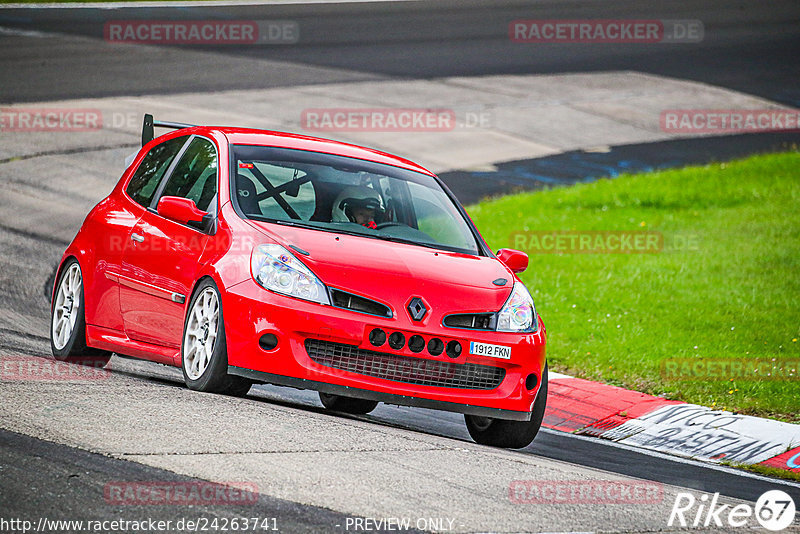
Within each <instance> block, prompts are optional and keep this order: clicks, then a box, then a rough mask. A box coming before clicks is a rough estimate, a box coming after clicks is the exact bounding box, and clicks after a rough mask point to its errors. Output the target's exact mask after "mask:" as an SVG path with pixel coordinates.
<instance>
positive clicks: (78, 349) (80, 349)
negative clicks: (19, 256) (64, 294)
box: [50, 258, 111, 368]
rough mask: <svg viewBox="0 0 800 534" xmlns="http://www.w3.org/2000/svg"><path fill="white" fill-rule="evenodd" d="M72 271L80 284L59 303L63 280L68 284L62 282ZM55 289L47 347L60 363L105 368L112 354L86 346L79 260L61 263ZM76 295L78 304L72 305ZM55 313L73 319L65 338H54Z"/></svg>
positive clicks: (51, 305)
mask: <svg viewBox="0 0 800 534" xmlns="http://www.w3.org/2000/svg"><path fill="white" fill-rule="evenodd" d="M74 272H77V274H78V276H79V277H80V281H79V282H78V284H79V286H78V287H76V288H73V291H70V292H69V293H71V295H72V296H71V297H70V300H67V301H66V302H59V301H60V299H59V297H60V296H61V295H60V293H61V288H62V283H65V282H67V283H69V282H68V281H65V277H66V276H67V275H69V274H72V273H74ZM54 289H55V292H54V296H53V301H52V302H51V303H50V350H51V352H52V353H53V357H54V358H55V359H56V360H59V361H62V362H71V363H78V364H82V365H89V366H91V367H98V368H102V367H105V365H106V364H107V363H108V360H110V359H111V353H110V352H107V351H104V350H100V349H95V348H92V347H89V346H88V345H87V344H86V314H85V311H84V310H85V306H84V295H83V272H82V271H81V266H80V264H79V263H78V260H76V259H75V258H71V259H69V260H67V261H66V262H64V265H63V267H62V268H61V272H60V273H59V275H58V277H57V278H56V280H55V285H54ZM75 298H77V300H78V305H77V306H74V299H75ZM67 306H69V309H67ZM58 312H60V317H64V316H65V315H66V320H67V322H70V321H69V319H71V318H74V323H72V324H74V326H72V327H71V332H70V333H69V335H68V337H67V338H66V340H60V339H59V340H58V341H57V340H56V339H55V338H56V334H55V328H54V326H55V323H56V315H57V313H58ZM73 316H74V317H73ZM62 342H63V343H64V344H63V346H61V347H60V348H58V347H57V345H61V343H62Z"/></svg>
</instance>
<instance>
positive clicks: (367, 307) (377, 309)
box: [331, 289, 392, 317]
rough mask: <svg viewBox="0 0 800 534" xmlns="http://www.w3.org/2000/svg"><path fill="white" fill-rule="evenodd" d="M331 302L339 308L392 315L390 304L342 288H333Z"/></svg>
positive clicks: (381, 315)
mask: <svg viewBox="0 0 800 534" xmlns="http://www.w3.org/2000/svg"><path fill="white" fill-rule="evenodd" d="M331 302H332V303H333V305H334V306H336V307H337V308H344V309H346V310H352V311H357V312H360V313H368V314H370V315H377V316H379V317H391V316H392V310H391V308H389V306H386V305H385V304H381V303H380V302H376V301H374V300H371V299H368V298H364V297H359V296H358V295H353V294H352V293H348V292H347V291H342V290H341V289H331Z"/></svg>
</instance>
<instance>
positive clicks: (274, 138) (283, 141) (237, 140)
mask: <svg viewBox="0 0 800 534" xmlns="http://www.w3.org/2000/svg"><path fill="white" fill-rule="evenodd" d="M181 131H182V132H185V133H196V134H202V133H209V132H211V131H215V132H220V133H222V134H223V135H225V137H227V138H228V140H229V142H230V143H231V144H234V145H259V146H274V147H280V148H291V149H296V150H307V151H310V152H321V153H324V154H333V155H338V156H347V157H351V158H355V159H363V160H367V161H372V162H375V163H384V164H386V165H393V166H395V167H401V168H404V169H409V170H412V171H417V172H421V173H423V174H427V175H429V176H434V174H433V173H432V172H431V171H429V170H428V169H426V168H424V167H422V166H420V165H417V164H416V163H414V162H413V161H410V160H407V159H404V158H401V157H398V156H394V155H392V154H388V153H386V152H381V151H380V150H375V149H372V148H367V147H363V146H358V145H352V144H350V143H342V142H340V141H333V140H331V139H323V138H320V137H311V136H308V135H301V134H294V133H288V132H275V131H271V130H257V129H252V128H234V127H229V126H221V127H218V126H197V127H194V128H188V129H185V130H181Z"/></svg>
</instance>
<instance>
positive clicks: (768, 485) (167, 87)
mask: <svg viewBox="0 0 800 534" xmlns="http://www.w3.org/2000/svg"><path fill="white" fill-rule="evenodd" d="M173 17H177V18H184V19H192V20H197V19H204V18H216V17H222V18H228V19H239V20H241V19H257V20H264V19H277V18H280V19H290V20H295V21H297V22H298V23H299V24H300V28H301V41H300V43H298V44H297V45H292V46H275V47H265V46H259V47H239V48H232V47H225V48H214V49H204V50H203V52H212V53H211V54H208V53H203V54H199V53H198V51H196V49H188V48H185V47H161V48H158V47H135V46H131V47H122V48H120V47H110V46H109V45H108V43H105V42H103V40H102V26H103V23H104V22H105V21H107V20H110V19H113V20H120V19H123V20H124V19H127V18H150V19H161V20H163V19H169V18H173ZM615 17H618V18H625V19H632V18H647V19H653V18H664V19H699V20H701V21H702V22H703V24H704V27H705V35H706V37H705V39H704V41H703V42H702V43H700V44H693V45H689V44H686V45H676V44H671V45H635V46H632V45H577V44H576V45H547V46H541V45H540V46H538V47H536V48H534V47H533V46H532V45H520V44H513V43H510V42H509V40H508V33H507V32H508V27H507V24H508V21H509V20H513V19H517V18H541V19H546V18H558V19H575V18H615ZM798 23H800V4H798V3H797V2H771V3H770V4H769V5H768V6H767V5H765V4H757V3H754V2H727V1H726V2H723V1H714V2H700V3H693V4H691V5H685V4H684V3H682V2H680V3H679V2H668V3H659V4H651V5H648V4H643V3H641V2H623V1H620V2H613V3H606V4H586V3H581V2H574V3H563V2H559V3H555V2H539V3H536V4H531V3H530V2H524V3H523V2H491V3H486V2H483V3H481V2H453V1H450V2H448V1H443V2H419V3H417V2H408V3H398V4H390V3H387V4H379V5H376V6H372V5H370V6H365V5H363V4H361V5H347V4H341V5H325V6H243V7H225V8H220V7H207V8H204V7H191V8H180V9H160V8H147V9H146V10H132V9H120V10H114V11H113V12H108V11H105V10H97V9H75V10H70V9H58V10H42V11H31V10H19V9H3V10H0V26H2V27H3V28H6V30H3V31H2V32H0V46H1V47H2V51H3V53H2V55H0V102H4V103H19V102H35V101H42V100H54V99H62V98H63V99H71V98H80V97H96V96H111V95H136V94H164V93H178V92H186V91H198V92H203V91H216V90H223V89H233V88H242V89H250V88H261V87H275V86H286V87H291V86H293V85H298V84H310V83H316V84H325V83H331V82H337V81H353V80H371V79H382V78H397V77H400V78H404V77H408V78H426V77H440V76H445V75H481V74H501V73H555V72H581V71H586V72H590V71H601V70H603V71H605V70H619V69H630V70H639V71H642V72H650V73H655V74H661V75H667V76H673V77H678V78H684V79H691V80H697V81H702V82H706V83H711V84H715V85H720V86H723V87H728V88H731V89H736V90H739V91H743V92H746V93H749V94H754V95H758V96H762V97H765V98H769V99H772V100H774V101H777V102H781V103H784V104H788V105H798V103H800V89H798V86H797V83H796V82H797V73H798V72H800V39H798V30H797V28H798V26H799V24H798ZM29 31H43V32H60V33H67V34H72V35H80V36H85V37H86V39H84V40H80V41H77V42H76V41H75V40H74V39H61V38H60V37H58V36H55V37H53V38H52V39H50V40H48V41H47V42H42V41H41V40H40V39H37V38H34V37H31V36H28V35H26V34H25V32H29ZM792 140H793V138H791V137H789V138H787V137H786V136H775V137H774V138H767V137H763V136H759V140H757V141H752V140H748V139H747V138H746V137H743V138H741V139H740V140H738V141H736V142H735V143H733V145H735V147H738V148H736V149H730V148H728V150H732V151H733V152H735V154H732V157H733V156H737V155H744V154H746V153H748V152H752V151H761V150H774V149H776V148H779V147H781V146H784V143H786V142H791V141H792ZM714 142H715V141H713V140H709V141H706V143H708V144H707V145H706V146H710V144H713V143H714ZM716 142H717V143H719V144H720V145H725V146H727V147H730V146H732V145H731V144H729V143H726V142H725V140H721V141H716ZM673 148H674V149H675V153H676V154H678V157H684V158H687V157H689V156H687V153H686V150H685V149H686V147H685V146H683V147H681V146H675V147H673ZM614 150H616V151H618V152H617V153H614V152H613V151H614ZM624 150H625V149H624V148H619V147H614V149H613V150H612V155H613V156H619V157H618V158H617V159H616V160H615V161H616V162H619V161H623V160H627V161H629V160H631V159H635V158H636V157H638V158H639V159H640V160H642V161H643V162H644V163H643V164H644V165H651V166H653V167H658V166H659V162H660V161H661V160H658V161H656V158H654V157H652V158H651V157H648V158H647V159H642V158H641V157H640V155H641V154H642V153H643V152H641V150H637V151H635V153H634V154H633V156H632V155H631V154H625V153H624ZM631 150H632V149H631ZM724 150H725V149H723V148H722V147H718V148H714V149H713V150H712V149H709V152H708V153H707V154H704V155H701V156H697V158H698V161H700V160H708V159H714V158H715V157H718V155H719V154H720V153H722V152H724ZM620 151H622V152H623V154H620V153H619V152H620ZM649 151H650V152H649V154H650V155H651V156H652V155H654V154H656V153H659V152H661V147H659V146H655V145H654V146H652V147H649ZM559 157H560V158H562V159H561V160H558V159H557V158H559ZM581 157H600V156H583V155H582V156H581ZM554 158H555V161H556V163H558V162H561V163H562V164H563V163H564V162H565V161H567V160H568V158H570V156H569V155H562V156H556V157H554ZM573 160H574V158H573ZM607 163H608V162H607ZM541 164H542V163H541V162H540V161H536V160H534V161H532V162H531V161H529V162H522V163H521V164H520V165H522V166H523V167H525V169H527V170H525V171H524V172H518V171H515V173H511V175H513V176H517V177H519V176H520V175H522V174H525V173H528V174H533V175H535V174H537V172H538V170H539V169H540V167H539V166H540V165H541ZM520 165H516V167H519V166H520ZM609 165H611V164H610V163H609ZM567 167H568V165H562V168H567ZM578 167H580V166H578ZM584 168H585V167H584ZM503 170H504V167H502V166H500V169H499V172H502V171H503ZM539 174H541V173H539ZM509 176H510V175H509V174H506V175H504V176H495V177H493V178H492V177H488V178H489V180H490V181H492V180H494V181H495V182H496V181H498V180H503V179H509ZM471 177H472V178H473V179H475V176H471ZM586 178H591V176H587V175H586V173H585V172H583V173H582V172H580V171H578V170H573V171H572V172H566V174H565V176H563V179H564V180H565V183H569V182H570V181H581V180H583V179H586ZM512 185H513V184H512ZM63 194H64V195H65V197H66V198H68V195H69V192H68V191H63ZM481 194H482V192H481ZM465 198H466V197H465ZM37 230H38V229H37V228H36V227H31V228H29V229H28V230H25V231H21V230H19V229H15V230H13V231H12V230H7V229H0V256H2V257H1V258H0V266H2V269H0V272H1V273H2V274H0V282H2V286H3V287H4V288H5V289H4V290H3V298H4V300H5V302H6V305H5V307H4V309H3V310H2V312H0V313H2V315H0V317H5V318H8V317H12V318H13V317H16V315H15V314H16V313H18V312H21V311H23V310H24V311H25V312H26V313H33V314H39V315H43V316H44V317H46V315H47V313H48V312H47V310H48V306H49V304H48V302H47V298H46V293H47V288H48V287H49V285H50V283H52V281H51V280H49V277H50V274H51V273H52V266H53V265H54V263H55V261H57V259H58V257H59V256H60V253H61V251H62V250H63V248H64V247H65V246H66V243H65V242H63V241H61V240H60V239H57V238H49V239H48V238H47V237H46V236H42V235H40V234H39V233H38V232H37ZM9 323H13V324H15V325H17V326H15V327H14V328H5V327H4V325H5V322H0V349H2V352H3V353H5V354H27V355H35V356H44V355H46V354H47V353H48V350H49V349H48V346H47V343H46V338H45V337H44V336H45V335H46V332H42V331H41V329H40V328H39V327H38V326H36V325H34V326H32V327H31V328H30V329H25V328H22V327H20V326H19V324H23V325H24V323H18V322H13V321H9ZM113 363H117V359H115V360H114V362H113ZM114 369H115V371H114V373H116V374H117V375H118V376H119V378H120V380H124V381H125V387H126V388H127V387H131V388H142V391H143V392H148V393H149V394H153V395H155V396H159V395H161V394H162V393H163V392H168V391H172V390H174V389H175V388H174V386H178V385H179V384H180V381H179V373H177V372H173V371H175V370H172V369H169V370H164V369H163V368H161V367H160V366H157V365H155V364H138V365H135V366H132V367H130V366H129V362H128V361H127V360H121V361H120V362H119V363H118V365H116V366H115V367H114ZM117 369H119V370H117ZM0 387H3V388H6V385H2V386H0ZM7 391H8V390H6V393H5V394H6V395H7V394H8V393H7ZM68 393H69V392H68ZM70 394H71V395H73V396H72V397H70V398H71V399H73V401H74V402H80V401H77V400H75V399H78V398H80V397H79V395H75V394H74V392H72V393H70ZM3 396H4V392H3V391H0V397H3ZM13 400H15V401H16V400H17V399H13ZM5 401H9V402H10V401H12V399H11V398H10V397H6V398H5V399H4V402H5ZM226 402H227V400H226V399H225V398H219V399H217V398H215V397H213V396H204V397H203V403H204V406H206V407H207V408H208V409H209V410H210V411H212V412H214V413H223V414H224V413H226V410H227V409H229V408H228V406H227V404H226ZM243 402H245V403H247V404H248V405H252V406H255V408H257V409H261V410H270V409H275V410H288V411H290V412H291V417H294V418H301V419H308V420H310V421H317V419H316V418H317V417H318V416H322V421H328V422H329V424H331V425H333V424H334V423H337V422H339V421H342V422H343V423H346V424H351V425H354V428H355V429H356V430H360V431H362V432H368V431H369V430H370V429H378V430H381V429H383V431H385V432H388V433H391V435H393V436H395V437H396V438H397V439H400V437H402V438H403V439H406V438H407V439H413V440H419V441H421V442H423V443H430V444H434V443H436V444H437V446H438V444H440V443H441V442H444V443H446V447H451V448H466V449H468V450H469V451H470V452H471V454H472V455H473V457H472V458H473V460H474V461H475V462H476V464H479V463H480V462H489V461H490V459H491V458H492V456H491V455H492V454H493V452H492V451H491V450H490V449H486V448H483V447H477V446H475V445H473V444H470V440H469V438H468V436H467V434H466V430H465V428H464V427H463V420H462V419H461V418H460V417H459V416H457V415H453V414H446V413H439V412H433V411H429V410H411V409H405V408H397V407H390V406H383V405H381V406H380V407H379V408H378V409H377V410H376V411H375V412H374V414H373V415H370V416H365V417H358V418H351V417H343V416H337V415H330V414H326V413H325V412H324V410H323V409H322V408H321V407H320V405H319V403H318V401H316V399H315V395H314V394H312V393H309V392H296V391H294V390H284V389H281V388H275V387H270V386H259V387H255V388H254V389H253V390H252V392H251V394H250V395H249V397H248V398H247V399H246V400H245V401H243ZM22 411H23V409H22V408H20V412H22ZM20 419H22V414H21V415H20ZM121 421H123V418H122V415H118V416H117V417H115V415H114V411H113V409H112V410H110V411H109V412H108V413H107V416H106V420H105V421H98V422H97V424H98V425H99V427H100V428H101V429H102V428H103V425H114V424H119V422H121ZM76 424H77V423H76ZM319 424H321V425H323V426H324V425H325V424H326V423H325V422H323V423H319ZM206 431H208V432H213V431H214V430H213V427H208V428H207V429H206ZM43 434H45V435H47V437H48V438H49V439H50V440H51V441H56V442H58V441H59V437H60V435H59V433H58V431H54V432H52V433H51V434H48V433H47V432H46V431H43ZM148 437H150V438H153V437H155V438H160V439H162V440H167V439H168V435H166V434H164V435H155V436H148ZM431 446H433V445H431ZM111 456H113V455H111ZM503 458H504V459H505V461H507V462H522V461H523V459H528V458H530V459H533V460H534V461H542V462H545V461H547V464H546V465H547V468H548V469H550V470H552V472H553V473H554V476H557V477H560V478H564V479H570V478H579V477H585V476H586V472H585V470H584V469H585V468H589V469H591V472H593V473H595V474H596V476H597V478H602V479H605V478H608V477H612V478H613V477H615V476H629V477H634V478H636V479H645V480H652V481H658V482H661V483H664V484H667V485H670V486H674V487H675V488H678V489H680V488H688V489H691V490H695V491H697V492H699V491H703V492H720V493H721V494H723V495H725V496H728V497H732V498H735V499H742V500H745V501H751V502H752V501H755V499H756V498H757V497H758V496H759V495H760V494H761V493H763V492H764V491H765V490H766V489H774V488H781V489H783V490H784V491H787V492H789V493H790V494H791V495H792V496H793V497H794V498H795V500H796V502H798V503H800V486H797V485H786V484H779V483H777V482H773V481H769V480H765V479H763V478H759V477H753V476H750V475H747V474H742V473H738V472H735V471H732V470H729V469H710V468H708V467H707V466H704V465H701V464H698V463H695V462H688V461H681V460H676V459H672V458H668V457H664V456H661V455H652V454H644V453H639V452H635V451H630V450H625V449H620V448H619V447H615V446H613V445H611V444H607V443H603V442H599V441H597V440H587V439H582V438H579V437H574V436H568V435H564V434H559V433H555V432H548V431H545V432H542V433H541V434H540V436H539V437H538V438H537V440H536V441H535V442H534V443H533V444H532V445H531V446H529V447H528V448H526V449H525V450H523V451H520V452H513V453H507V454H505V453H504V456H503ZM139 459H140V460H141V458H139ZM227 460H228V458H226V457H225V456H224V455H221V456H220V457H219V458H209V462H214V461H220V462H225V461H227ZM0 474H1V475H2V484H1V485H0V511H1V512H2V515H3V516H4V517H7V516H20V517H22V516H29V517H34V516H36V517H38V516H41V515H45V514H46V513H47V514H49V513H51V512H52V513H53V515H60V516H61V517H68V516H70V514H74V515H73V517H78V518H81V519H91V518H116V517H118V516H119V515H120V514H122V515H124V517H125V518H126V519H133V518H136V517H138V516H143V515H146V516H148V517H160V518H163V519H170V518H173V519H175V518H178V517H185V516H186V515H191V514H194V515H199V514H205V515H216V516H219V517H226V516H230V515H239V514H238V512H239V511H238V510H234V509H231V508H230V507H227V508H219V509H214V508H211V509H209V508H203V509H202V510H197V509H182V508H180V507H174V508H161V507H155V508H149V509H147V510H145V511H142V510H141V509H134V510H131V509H129V508H128V509H125V510H119V509H115V508H113V507H109V506H107V505H106V504H105V503H104V502H103V501H102V499H101V498H99V496H101V495H102V489H103V485H104V484H105V483H107V481H108V480H109V479H114V480H154V479H157V480H161V481H186V480H190V479H189V478H188V477H186V476H185V475H180V474H176V473H175V472H173V470H161V469H156V468H155V467H153V466H152V465H143V463H142V462H141V461H135V462H132V461H126V460H122V459H119V458H114V457H109V455H98V454H94V453H91V452H86V451H83V450H80V447H78V448H75V447H68V446H65V445H61V444H59V443H51V442H50V441H42V440H37V439H34V438H31V437H28V436H25V435H22V434H17V433H14V432H8V431H2V432H0ZM420 476H421V477H422V478H421V481H420V484H421V485H422V486H424V485H425V479H424V473H420ZM476 476H477V475H476ZM333 491H335V490H333ZM352 498H353V499H354V500H361V501H363V502H369V499H370V496H369V495H367V494H366V492H365V493H356V494H354V495H353V496H352ZM454 499H455V500H456V502H461V501H460V500H459V499H458V498H455V497H454ZM298 501H299V499H298ZM255 506H256V508H255V510H256V511H257V512H258V515H260V516H262V517H263V516H279V517H280V518H281V520H282V525H283V529H282V530H284V531H287V532H302V531H309V532H313V531H339V532H341V531H342V529H341V528H339V527H336V525H337V524H341V521H342V520H343V519H345V518H346V517H349V516H350V515H351V514H343V513H341V512H333V511H331V510H327V509H325V508H320V507H316V506H310V505H309V504H308V503H307V502H304V504H302V505H300V504H295V502H293V501H292V500H291V499H288V500H287V499H280V498H274V497H271V496H270V495H269V494H265V495H262V496H261V497H260V499H259V502H258V503H257V504H256V505H255ZM557 508H558V507H557V506H554V507H552V508H551V509H546V510H544V511H543V513H545V514H548V513H549V514H552V515H553V516H554V517H556V518H559V519H560V520H561V522H558V521H556V522H555V524H558V525H559V528H563V529H570V528H571V527H572V526H574V525H578V526H583V525H586V524H587V519H586V517H585V516H586V515H587V514H590V513H591V511H590V510H588V509H581V508H580V507H578V508H577V509H570V510H568V511H565V510H563V509H562V510H558V509H557ZM248 511H252V510H248ZM619 514H620V518H621V519H622V518H623V516H626V517H625V519H627V521H625V522H624V523H625V524H628V525H630V524H632V525H635V526H634V527H633V528H632V529H633V530H654V529H655V528H656V527H655V526H654V525H659V524H660V525H661V528H665V526H666V517H663V518H659V519H658V520H656V521H653V519H652V518H648V519H647V520H646V519H645V518H643V517H641V518H640V517H637V514H644V515H646V512H643V511H642V510H626V511H619ZM572 516H575V521H574V522H573V521H572V519H571V517H572ZM627 516H631V517H627ZM500 524H501V523H500V520H499V518H498V525H500ZM588 524H591V520H588ZM637 525H638V526H637ZM591 527H592V528H594V529H599V530H607V531H609V530H610V531H613V530H616V529H617V526H616V523H614V522H607V521H606V522H603V521H599V522H597V523H595V524H592V525H591ZM501 528H504V529H505V530H511V529H509V528H508V527H500V526H498V527H497V529H501ZM628 528H629V529H631V527H628ZM466 530H469V529H466ZM513 530H521V531H526V530H528V527H526V525H525V524H524V523H519V524H518V525H517V527H516V528H515V529H513Z"/></svg>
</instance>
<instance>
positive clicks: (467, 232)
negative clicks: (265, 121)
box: [232, 145, 479, 255]
mask: <svg viewBox="0 0 800 534" xmlns="http://www.w3.org/2000/svg"><path fill="white" fill-rule="evenodd" d="M233 155H234V157H233V162H232V164H233V170H232V175H233V177H234V182H233V186H234V187H233V191H234V194H233V195H232V197H234V199H235V200H234V201H235V202H236V203H237V205H238V207H239V211H240V212H241V213H242V214H243V215H244V216H245V217H247V218H250V219H255V220H262V221H268V222H277V223H281V224H289V225H297V226H304V227H309V228H314V229H318V230H323V231H333V232H340V233H348V234H357V235H363V236H367V237H372V238H376V239H384V240H387V241H399V242H405V243H411V244H415V245H419V246H424V247H431V248H438V249H443V250H450V251H455V252H463V253H467V254H476V255H477V254H478V253H479V248H478V244H477V241H476V238H475V235H474V234H473V232H472V230H471V228H470V226H469V224H468V223H467V221H466V220H465V218H464V216H463V215H462V214H461V212H460V211H459V210H458V208H457V207H456V205H455V203H454V202H453V200H451V199H450V197H449V196H448V195H447V193H445V191H444V190H443V189H442V187H441V186H440V185H439V184H438V183H437V182H436V180H434V179H433V178H431V177H430V176H427V175H425V174H422V173H418V172H414V171H410V170H406V169H402V168H399V167H393V166H391V165H383V164H379V163H373V162H369V161H364V160H359V159H353V158H348V157H345V156H334V155H330V154H321V153H317V152H308V151H304V150H293V149H282V148H273V147H263V146H250V145H237V146H234V147H233Z"/></svg>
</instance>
